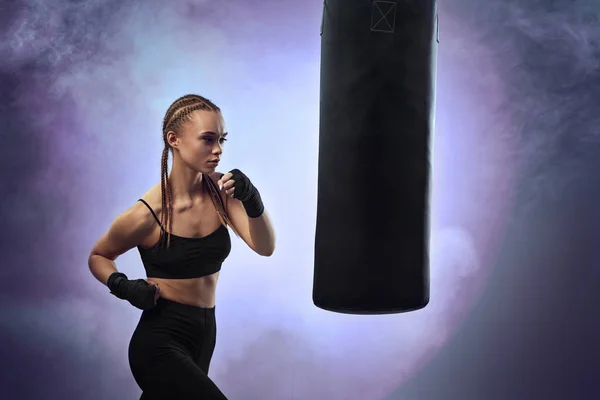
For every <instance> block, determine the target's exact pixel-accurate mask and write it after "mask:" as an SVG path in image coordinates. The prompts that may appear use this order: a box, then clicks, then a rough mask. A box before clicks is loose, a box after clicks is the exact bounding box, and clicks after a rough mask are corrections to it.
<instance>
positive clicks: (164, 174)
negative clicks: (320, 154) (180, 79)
mask: <svg viewBox="0 0 600 400" xmlns="http://www.w3.org/2000/svg"><path fill="white" fill-rule="evenodd" d="M196 110H207V111H214V112H220V111H221V110H220V109H219V107H217V106H216V105H215V104H214V103H212V102H211V101H210V100H208V99H206V98H204V97H202V96H199V95H195V94H188V95H185V96H182V97H180V98H178V99H177V100H175V101H174V102H173V104H171V106H170V107H169V109H168V110H167V112H166V113H165V117H164V119H163V124H162V132H163V142H164V144H165V147H164V149H163V154H162V160H161V177H160V178H161V179H160V182H161V197H162V215H161V223H162V226H163V227H164V229H165V230H166V232H164V231H163V232H162V239H163V243H164V244H166V247H169V246H170V244H171V231H172V228H173V207H172V201H173V198H172V191H171V184H170V182H169V172H168V159H169V150H170V149H171V146H170V145H169V141H168V140H167V134H168V133H169V132H170V131H176V130H178V129H180V128H181V126H182V125H183V124H184V123H185V122H187V121H189V119H190V118H191V115H192V113H193V112H194V111H196ZM203 180H204V182H205V187H206V188H207V191H208V193H209V195H210V198H211V200H212V203H213V205H214V206H215V209H216V210H217V214H218V215H219V219H220V220H221V223H222V224H224V225H225V226H229V227H230V228H231V229H232V230H233V231H234V233H235V234H236V236H238V237H239V234H238V232H237V231H236V230H235V228H233V226H232V225H231V223H230V221H229V218H228V217H227V212H226V211H225V206H224V204H223V200H222V199H221V196H220V194H219V192H218V189H217V188H216V185H215V184H214V182H212V180H211V178H210V177H209V176H208V175H205V174H203ZM209 181H210V182H209ZM165 233H166V235H165ZM165 242H166V243H165Z"/></svg>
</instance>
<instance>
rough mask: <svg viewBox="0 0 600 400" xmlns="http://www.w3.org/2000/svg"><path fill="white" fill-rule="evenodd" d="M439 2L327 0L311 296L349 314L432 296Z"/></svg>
mask: <svg viewBox="0 0 600 400" xmlns="http://www.w3.org/2000/svg"><path fill="white" fill-rule="evenodd" d="M437 35H438V30H437V4H436V1H435V0H397V1H369V0H326V1H325V2H324V7H323V21H322V26H321V104H320V126H319V164H318V171H319V172H318V175H319V178H318V195H317V224H316V233H315V235H316V237H315V258H314V282H313V301H314V304H315V305H316V306H317V307H319V308H322V309H325V310H329V311H335V312H341V313H350V314H388V313H399V312H406V311H413V310H417V309H420V308H423V307H425V306H426V305H427V303H428V302H429V198H430V184H431V183H430V182H431V178H430V176H431V148H432V144H431V142H432V137H433V127H434V113H435V77H436V59H437V41H438V37H437Z"/></svg>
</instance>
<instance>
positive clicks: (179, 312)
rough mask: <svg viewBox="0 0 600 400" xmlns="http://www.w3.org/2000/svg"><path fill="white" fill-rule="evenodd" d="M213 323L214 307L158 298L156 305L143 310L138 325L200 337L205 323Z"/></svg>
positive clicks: (158, 330) (154, 330)
mask: <svg viewBox="0 0 600 400" xmlns="http://www.w3.org/2000/svg"><path fill="white" fill-rule="evenodd" d="M214 323H215V307H214V306H213V307H197V306H194V305H190V304H183V303H179V302H177V301H173V300H168V299H165V298H159V299H158V301H157V302H156V306H155V307H154V308H152V309H150V310H145V311H144V312H143V313H142V315H141V317H140V321H139V325H138V326H139V327H140V328H142V329H145V330H148V329H150V330H151V331H153V332H155V333H169V332H170V333H171V334H172V333H176V334H178V335H179V336H181V335H183V336H189V337H190V338H195V337H202V335H203V334H204V332H205V329H206V326H207V324H209V325H212V324H214Z"/></svg>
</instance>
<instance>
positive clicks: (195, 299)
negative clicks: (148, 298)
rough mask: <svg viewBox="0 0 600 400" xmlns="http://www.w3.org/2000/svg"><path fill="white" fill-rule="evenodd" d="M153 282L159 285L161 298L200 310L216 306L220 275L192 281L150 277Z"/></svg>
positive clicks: (215, 274)
mask: <svg viewBox="0 0 600 400" xmlns="http://www.w3.org/2000/svg"><path fill="white" fill-rule="evenodd" d="M148 280H149V281H151V282H156V283H158V287H159V288H160V297H161V298H163V299H165V300H170V301H173V302H175V303H180V304H185V305H188V306H194V307H199V308H212V307H214V306H215V295H216V290H217V282H218V280H219V273H218V272H217V273H214V274H212V275H208V276H203V277H201V278H190V279H165V278H154V277H148Z"/></svg>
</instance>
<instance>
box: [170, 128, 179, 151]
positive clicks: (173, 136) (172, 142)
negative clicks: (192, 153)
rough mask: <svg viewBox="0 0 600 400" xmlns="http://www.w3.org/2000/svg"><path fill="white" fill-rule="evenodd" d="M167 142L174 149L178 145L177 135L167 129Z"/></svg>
mask: <svg viewBox="0 0 600 400" xmlns="http://www.w3.org/2000/svg"><path fill="white" fill-rule="evenodd" d="M167 142H168V143H169V145H170V146H171V147H172V148H174V149H176V148H177V147H178V146H179V137H178V136H177V134H176V133H175V132H173V131H169V132H167Z"/></svg>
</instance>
